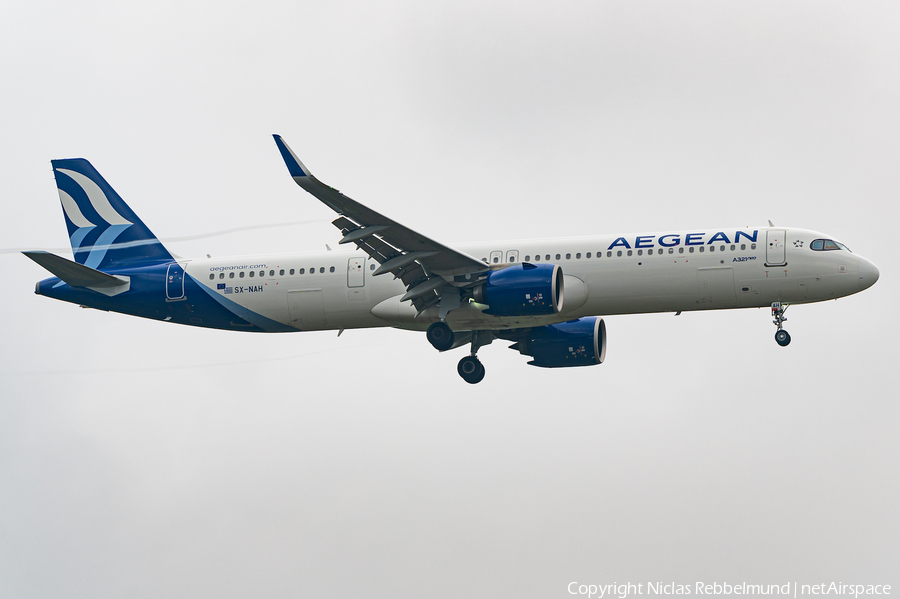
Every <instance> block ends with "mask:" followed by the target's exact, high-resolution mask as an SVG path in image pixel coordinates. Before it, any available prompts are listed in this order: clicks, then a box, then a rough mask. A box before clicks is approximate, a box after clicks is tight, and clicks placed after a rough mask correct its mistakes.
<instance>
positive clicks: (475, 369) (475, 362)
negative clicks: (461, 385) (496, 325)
mask: <svg viewBox="0 0 900 599" xmlns="http://www.w3.org/2000/svg"><path fill="white" fill-rule="evenodd" d="M493 340H494V334H493V333H491V331H472V353H471V354H470V355H468V356H466V357H464V358H463V359H462V360H460V361H459V366H457V367H456V372H458V373H459V376H461V377H462V378H463V380H464V381H466V382H467V383H470V384H472V385H474V384H475V383H480V382H481V379H483V378H484V366H483V365H482V364H481V360H479V359H478V357H477V356H476V355H475V354H476V353H478V348H480V347H481V346H482V345H487V344H488V343H490V342H491V341H493Z"/></svg>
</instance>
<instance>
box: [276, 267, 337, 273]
mask: <svg viewBox="0 0 900 599" xmlns="http://www.w3.org/2000/svg"><path fill="white" fill-rule="evenodd" d="M281 272H284V271H281ZM328 272H334V267H333V266H332V267H331V268H330V269H328Z"/></svg>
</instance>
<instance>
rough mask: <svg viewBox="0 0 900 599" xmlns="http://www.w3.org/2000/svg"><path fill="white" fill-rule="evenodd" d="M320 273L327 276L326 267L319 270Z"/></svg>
mask: <svg viewBox="0 0 900 599" xmlns="http://www.w3.org/2000/svg"><path fill="white" fill-rule="evenodd" d="M319 273H320V274H325V267H324V266H322V267H321V268H319Z"/></svg>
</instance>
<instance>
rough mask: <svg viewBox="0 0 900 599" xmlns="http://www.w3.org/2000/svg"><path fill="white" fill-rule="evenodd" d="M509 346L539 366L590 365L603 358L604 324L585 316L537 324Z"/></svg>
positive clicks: (594, 318) (593, 317)
mask: <svg viewBox="0 0 900 599" xmlns="http://www.w3.org/2000/svg"><path fill="white" fill-rule="evenodd" d="M510 348H511V349H518V350H519V353H522V354H525V355H526V356H532V357H534V359H533V360H532V361H531V362H529V364H531V365H532V366H539V367H541V368H566V367H569V366H593V365H594V364H600V363H602V362H603V360H604V359H605V358H606V324H605V323H604V322H603V319H602V318H600V317H598V316H587V317H585V318H579V319H578V320H570V321H569V322H562V323H560V324H552V325H548V326H544V327H536V328H533V329H531V332H530V333H527V334H526V336H525V338H524V339H521V340H519V341H518V342H517V343H514V344H513V345H511V346H510Z"/></svg>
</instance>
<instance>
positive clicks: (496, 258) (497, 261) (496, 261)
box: [494, 256, 500, 264]
mask: <svg viewBox="0 0 900 599" xmlns="http://www.w3.org/2000/svg"><path fill="white" fill-rule="evenodd" d="M499 262H500V258H498V257H497V256H494V264H498V263H499Z"/></svg>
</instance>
